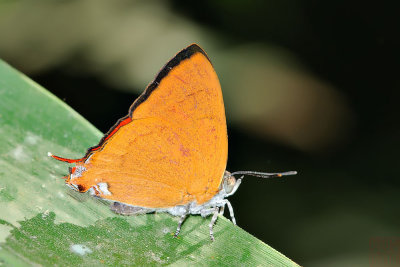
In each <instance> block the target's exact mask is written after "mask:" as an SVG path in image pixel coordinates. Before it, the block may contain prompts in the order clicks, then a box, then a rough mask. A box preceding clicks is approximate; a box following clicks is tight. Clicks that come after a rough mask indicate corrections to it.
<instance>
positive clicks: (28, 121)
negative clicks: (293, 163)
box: [0, 61, 298, 266]
mask: <svg viewBox="0 0 400 267" xmlns="http://www.w3.org/2000/svg"><path fill="white" fill-rule="evenodd" d="M88 105H93V104H91V103H88ZM93 108H101V107H97V106H95V105H93ZM110 123H112V122H110ZM0 134H1V139H0V265H1V264H4V265H6V266H31V265H35V264H39V265H45V266H50V265H59V266H64V265H81V266H102V265H105V266H106V265H112V266H116V265H189V264H197V265H211V266H212V265H214V266H221V265H225V266H234V265H240V266H244V265H246V266H264V265H268V266H298V265H297V264H296V263H294V262H293V261H291V260H290V259H288V258H286V257H285V256H283V255H282V254H281V253H279V252H277V251H276V250H274V249H272V248H271V247H269V246H268V245H266V244H264V243H263V242H261V241H260V240H258V239H256V238H255V237H253V236H251V235H250V234H248V233H246V232H245V231H243V230H242V229H240V228H239V227H237V226H234V225H233V224H232V223H231V222H230V221H228V220H227V219H225V218H224V217H220V218H219V219H218V221H217V224H216V226H215V238H216V241H215V242H211V241H210V237H209V235H208V223H209V220H210V218H207V219H204V218H201V217H200V216H190V217H189V218H188V219H187V221H186V222H185V224H184V225H183V227H182V231H181V235H180V236H179V238H173V232H174V231H175V228H176V226H177V222H178V219H177V218H176V217H172V216H170V215H168V214H148V215H140V216H132V217H124V216H119V215H116V214H114V213H112V212H111V211H110V209H109V207H108V206H107V205H104V203H102V202H101V201H99V200H96V199H94V198H91V197H89V196H87V195H86V194H79V193H77V192H74V191H72V190H70V189H69V188H68V187H66V186H65V185H64V181H63V180H62V179H60V177H62V176H64V175H66V174H67V167H68V166H67V165H66V164H63V163H60V162H57V161H55V160H52V159H50V158H48V157H47V152H48V151H51V152H54V153H56V154H57V155H62V156H65V157H72V158H73V157H81V156H82V155H83V154H84V153H85V151H86V149H87V148H88V147H89V146H92V145H94V144H97V143H98V141H99V139H100V138H101V136H102V134H101V133H100V132H99V131H98V130H97V129H95V128H94V127H93V126H92V125H91V124H90V123H89V122H87V121H86V120H85V119H83V118H82V117H81V116H80V115H79V114H77V113H76V112H75V111H74V110H72V109H71V108H69V107H68V106H67V105H65V104H64V103H63V102H62V101H60V100H59V99H57V98H56V97H54V96H53V95H52V94H50V93H49V92H47V91H46V90H45V89H43V88H42V87H40V86H39V85H38V84H36V83H34V82H33V81H31V80H30V79H29V78H27V77H25V76H24V75H22V74H20V73H19V72H17V71H15V70H14V69H12V68H11V67H10V66H8V65H7V64H5V63H4V62H1V61H0Z"/></svg>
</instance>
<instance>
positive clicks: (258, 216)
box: [0, 0, 400, 266]
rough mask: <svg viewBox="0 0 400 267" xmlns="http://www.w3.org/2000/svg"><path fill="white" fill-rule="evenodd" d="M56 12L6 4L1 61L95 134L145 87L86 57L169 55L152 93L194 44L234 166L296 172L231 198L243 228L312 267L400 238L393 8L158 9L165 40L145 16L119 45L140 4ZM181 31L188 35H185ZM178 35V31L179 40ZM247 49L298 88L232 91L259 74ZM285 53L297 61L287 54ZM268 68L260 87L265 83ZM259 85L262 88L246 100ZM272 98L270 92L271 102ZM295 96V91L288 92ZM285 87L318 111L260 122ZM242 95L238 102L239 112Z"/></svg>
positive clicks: (289, 3)
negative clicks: (203, 54)
mask: <svg viewBox="0 0 400 267" xmlns="http://www.w3.org/2000/svg"><path fill="white" fill-rule="evenodd" d="M59 2H60V3H58V4H54V3H49V2H41V4H38V5H37V6H35V7H34V10H33V11H32V12H28V11H29V10H32V8H33V7H32V6H31V4H29V3H28V2H27V1H20V2H19V5H15V4H10V3H8V4H2V5H0V8H3V9H2V10H3V12H0V33H1V34H2V36H7V35H6V34H8V35H9V36H10V38H4V39H3V40H2V41H0V56H1V58H3V59H4V60H6V61H7V62H9V63H10V64H12V65H13V66H14V67H16V68H17V69H19V70H21V71H23V72H24V73H26V74H27V75H28V76H30V77H31V78H32V79H33V80H35V81H36V82H38V83H39V84H41V85H42V86H44V87H45V88H46V89H48V90H50V91H51V92H52V93H54V94H55V95H57V96H58V97H59V98H61V99H63V100H64V101H65V102H66V103H67V104H68V105H70V106H71V107H72V108H74V109H75V110H77V111H78V112H79V113H80V114H82V115H83V116H84V117H85V118H86V119H87V120H89V121H90V122H91V123H93V124H94V125H95V126H96V127H97V128H98V129H100V130H101V131H103V132H106V131H107V130H108V129H109V128H110V127H111V126H112V125H113V124H114V123H115V121H116V120H117V119H118V118H120V117H122V116H124V115H126V114H127V110H128V108H129V106H130V104H131V103H132V102H133V100H134V99H135V98H136V97H137V96H138V95H139V94H140V92H141V91H142V90H143V89H144V88H145V85H146V84H143V83H142V82H141V81H140V83H139V84H141V85H142V86H139V85H138V84H134V83H129V82H127V83H125V82H124V80H125V78H124V77H127V76H121V78H120V80H118V79H117V78H115V79H113V78H112V77H115V75H114V73H118V72H121V71H120V70H123V71H122V72H124V70H126V69H127V67H126V66H127V65H126V64H125V65H124V63H121V62H123V60H122V59H120V58H119V59H118V60H114V61H113V60H108V61H107V60H103V61H102V60H101V59H102V58H101V57H100V59H98V58H99V56H98V55H99V54H101V55H104V53H103V52H104V51H107V50H102V51H103V52H101V53H97V54H93V52H92V51H96V49H97V47H98V46H99V45H100V46H101V45H102V44H103V43H104V44H105V46H107V42H111V43H112V44H111V45H110V50H109V51H111V52H110V55H111V56H109V57H110V58H111V57H112V55H113V51H115V50H118V49H120V48H118V47H117V46H116V44H128V45H129V43H130V42H132V55H131V54H129V55H128V54H127V57H128V56H129V57H131V58H132V59H135V57H137V56H136V55H138V56H139V55H140V56H142V57H146V56H151V54H153V52H155V50H154V49H155V48H156V47H160V49H161V47H168V49H166V50H162V51H166V52H165V53H162V55H163V56H164V58H159V57H157V60H160V61H157V62H156V63H151V64H150V65H151V66H152V67H151V68H152V69H151V71H148V74H147V72H146V77H147V78H146V79H147V81H148V82H150V81H151V79H153V77H154V75H155V74H156V71H153V69H154V70H157V69H160V68H161V66H162V64H163V63H165V62H166V61H167V59H168V58H170V57H172V56H173V55H174V53H176V52H178V51H179V50H180V49H182V48H184V47H185V46H187V45H188V44H190V43H192V42H198V43H199V44H200V45H201V46H203V48H204V49H205V50H206V51H207V52H208V54H209V57H210V58H211V60H212V61H213V63H214V65H215V66H216V69H217V73H218V74H219V76H220V79H221V84H222V88H223V92H224V96H225V105H226V107H227V117H228V133H229V162H228V169H229V170H231V171H236V170H256V171H287V170H297V171H298V172H299V174H298V175H297V176H293V177H285V178H283V179H274V180H272V179H271V180H262V179H257V178H254V177H247V178H245V181H244V182H243V183H242V185H241V188H240V190H239V191H238V192H237V193H236V194H235V195H234V196H232V197H231V198H230V200H231V202H232V204H233V206H234V210H235V214H236V219H237V221H238V225H239V226H240V227H242V228H243V229H245V230H246V231H248V232H249V233H251V234H253V235H255V236H256V237H258V238H260V239H261V240H263V241H264V242H265V243H267V244H269V245H271V246H272V247H274V248H275V249H277V250H279V251H281V252H282V253H283V254H285V255H286V256H288V257H290V258H291V259H293V260H294V261H296V262H298V263H299V264H301V265H304V266H365V265H367V264H369V263H370V261H371V257H376V256H377V255H376V253H375V251H374V250H373V247H374V244H373V242H374V241H373V240H375V239H376V238H384V239H385V238H386V239H387V240H392V239H397V240H398V238H400V236H399V233H400V232H399V227H398V226H399V223H400V217H399V216H398V206H399V204H400V200H399V192H400V190H399V189H400V183H399V180H398V179H397V178H398V170H397V166H398V163H399V157H398V151H399V148H400V146H399V143H400V141H399V138H398V136H399V133H400V127H399V123H398V115H399V114H400V113H399V110H398V109H399V105H398V99H399V90H398V88H399V78H398V70H399V58H400V57H399V42H398V40H397V38H396V37H397V35H398V32H399V26H400V24H399V18H398V10H399V9H398V8H397V7H396V6H394V5H393V6H390V5H387V4H384V3H381V4H377V3H376V2H375V3H373V4H372V3H371V4H368V3H366V2H363V3H362V4H360V3H357V2H356V1H353V2H349V1H305V0H298V1H295V0H286V1H277V0H275V1H211V0H209V1H202V2H201V3H199V1H177V0H173V1H168V2H165V1H164V2H163V3H161V2H160V1H150V2H151V5H150V6H149V7H145V9H144V10H145V11H146V12H148V11H149V12H150V13H149V14H154V17H156V18H159V17H162V16H164V15H163V14H168V15H165V17H163V20H165V22H166V25H160V26H159V27H162V28H163V30H162V31H163V35H161V36H160V37H159V38H158V39H157V38H156V37H154V36H158V35H159V34H160V32H159V31H155V32H154V33H153V32H152V29H157V27H158V26H157V23H159V21H158V22H157V19H153V17H152V16H149V17H146V16H143V20H142V23H143V27H145V26H146V25H147V23H153V21H155V24H156V26H154V27H149V29H147V28H145V29H144V30H143V32H144V33H142V32H140V31H136V32H135V31H133V32H132V34H131V35H129V36H127V35H126V32H125V33H124V32H123V33H121V34H118V32H119V31H120V30H121V25H125V27H127V28H128V29H129V27H130V24H129V23H130V21H129V19H127V20H126V22H121V20H119V21H120V22H119V24H118V25H116V24H113V21H114V22H115V18H120V19H121V18H125V17H126V18H132V17H133V16H139V17H140V10H141V8H142V7H143V3H142V2H140V1H134V2H129V1H116V2H114V4H110V3H108V4H105V2H104V1H99V2H93V1H87V3H86V4H85V5H83V4H82V5H80V4H77V3H76V1H71V2H72V4H71V3H66V2H68V1H59ZM78 2H79V1H78ZM74 3H75V4H74ZM166 3H167V4H166ZM74 5H75V6H74ZM101 5H103V6H106V8H103V9H102V8H101ZM24 6H25V7H24ZM156 6H157V8H155V7H156ZM158 6H159V8H158ZM5 10H6V11H7V12H5ZM77 10H78V12H76V11H77ZM96 10H102V11H101V12H100V11H99V12H97V11H96ZM153 11H154V12H153ZM96 12H97V13H101V15H96V14H97V13H96ZM129 12H132V14H130V13H129ZM30 13H32V14H30ZM28 14H30V15H28ZM146 14H147V13H146ZM105 15H107V16H105ZM108 15H109V17H108ZM176 18H178V21H175V20H176ZM53 20H54V21H56V22H55V23H54V24H55V26H54V27H53V28H52V27H51V24H52V21H53ZM108 20H109V21H110V23H109V24H108V23H107V21H108ZM100 21H101V23H100ZM122 21H124V20H123V19H122ZM161 21H162V20H161ZM171 21H172V22H171ZM170 22H171V23H170ZM168 23H170V24H168ZM49 24H50V26H49ZM60 25H62V26H60ZM87 25H91V26H90V27H88V26H87ZM96 25H97V26H96ZM185 25H190V26H188V29H185V28H183V29H182V27H183V26H185ZM106 26H108V28H107V27H106ZM96 27H98V28H99V29H98V31H99V32H101V33H102V38H97V37H96V38H95V37H93V36H92V39H93V40H94V41H88V40H86V39H85V38H83V37H82V36H87V35H92V34H93V32H96V31H95V30H93V29H97V28H96ZM191 27H194V28H193V29H194V30H193V31H192V30H191ZM82 28H83V29H82ZM132 28H134V29H141V28H142V26H140V27H139V26H137V24H135V25H132ZM38 29H40V30H38ZM175 29H179V32H180V33H182V32H183V33H184V34H177V35H176V36H177V37H176V38H175V37H174V36H175V35H174V34H175ZM199 29H200V30H199ZM126 31H127V32H129V30H126ZM193 32H194V33H193ZM121 36H122V37H121ZM149 36H153V37H151V38H150V39H149ZM170 36H172V37H170ZM198 36H200V37H198ZM128 37H129V38H128ZM125 38H126V39H125ZM163 38H165V39H163ZM6 39H7V40H6ZM57 40H61V41H59V42H57ZM65 40H66V41H65ZM110 40H111V41H110ZM171 40H173V41H171ZM136 42H137V43H140V44H141V45H135V44H136ZM71 44H73V45H71ZM248 44H257V46H258V47H261V49H262V51H266V54H268V55H270V56H271V58H273V59H274V60H275V61H274V62H277V63H276V64H277V65H276V67H275V65H274V64H275V63H274V64H272V65H271V66H272V70H273V73H272V74H270V75H272V77H280V76H279V75H280V72H279V70H282V73H284V74H285V75H286V76H284V78H282V81H287V80H290V79H292V78H293V77H295V78H293V82H292V83H289V84H290V88H291V89H290V90H288V91H285V90H284V89H282V88H281V89H279V88H280V87H277V88H276V89H275V87H274V84H268V83H265V82H264V81H263V80H260V82H259V83H258V86H251V84H255V83H252V82H254V79H255V78H252V79H248V80H245V81H244V84H246V82H249V83H250V84H249V87H248V88H243V90H242V89H241V88H239V89H240V90H234V89H232V88H234V87H230V86H229V85H230V84H238V83H237V81H236V80H235V81H233V82H231V83H230V82H229V79H230V78H231V77H235V76H236V77H237V76H239V78H240V76H241V71H240V70H241V67H242V66H243V70H248V66H249V65H248V64H250V65H251V64H255V65H254V67H255V68H256V69H260V68H257V66H258V65H257V64H258V63H254V62H255V61H254V60H253V59H254V58H252V57H251V56H247V54H246V53H247V52H246V51H247V50H249V49H250V50H251V47H252V46H248ZM146 46H150V47H151V49H153V50H151V49H147V50H146V49H145V48H146ZM242 47H244V48H243V49H242ZM141 48H143V49H141ZM208 48H209V49H208ZM238 48H240V49H238ZM121 49H122V48H121ZM246 49H247V50H246ZM250 50H249V51H250ZM67 51H68V52H67ZM226 51H230V52H229V53H225V52H226ZM235 51H241V53H239V52H237V53H236V52H235ZM243 51H245V52H243ZM257 51H258V50H257ZM282 51H284V54H285V55H289V56H281V55H282ZM91 53H92V54H91ZM102 53H103V54H102ZM157 53H160V52H157ZM224 53H225V54H224ZM256 54H257V53H256ZM220 55H223V56H220ZM232 55H233V56H232ZM107 56H108V55H107V53H105V58H107ZM287 57H289V58H290V60H287ZM102 62H103V63H102ZM133 62H134V60H133ZM221 62H222V63H221ZM227 62H228V63H227ZM229 62H231V63H232V62H234V65H235V67H236V68H233V67H232V66H231V64H230V63H229ZM263 62H264V61H263ZM263 62H261V63H260V64H271V63H270V62H271V61H269V60H268V57H267V60H265V62H264V63H263ZM281 62H283V63H281ZM288 62H289V63H288ZM224 64H225V65H224ZM281 64H283V66H284V67H283V68H282V65H281ZM124 66H125V67H124ZM262 66H264V65H262ZM230 68H232V71H231V69H230ZM133 69H134V70H131V71H132V73H140V72H141V68H140V66H139V68H136V69H135V68H133ZM221 69H222V71H220V70H221ZM268 69H269V68H266V70H265V73H266V72H267V71H268ZM288 69H289V70H290V71H287V70H288ZM146 70H147V69H146ZM263 70H264V69H261V71H260V73H258V74H257V75H255V76H254V77H260V79H261V78H262V76H263V75H264V72H263ZM234 71H236V72H234ZM275 71H277V72H276V73H275ZM125 72H126V71H125ZM127 73H128V74H129V71H128V72H127ZM151 73H153V74H151ZM266 75H267V74H266ZM291 75H292V76H291ZM110 77H111V78H110ZM298 77H300V78H298ZM304 77H305V78H304ZM239 78H235V79H239ZM232 79H233V78H232ZM121 80H122V82H121ZM302 81H306V82H304V84H303V83H302ZM309 81H312V82H309ZM314 81H317V82H316V83H317V84H318V85H317V86H314V85H315V84H314ZM278 84H279V79H278ZM312 86H314V87H315V89H313V90H311V91H304V92H308V93H303V92H302V91H301V90H302V89H301V88H309V87H310V88H311V87H312ZM254 87H257V90H259V91H252V90H253V89H254ZM314 87H313V88H314ZM267 88H268V90H272V91H265V90H267ZM297 88H300V89H298V90H299V91H293V90H297ZM326 88H328V89H326ZM254 90H255V89H254ZM260 90H261V91H260ZM277 90H281V91H280V92H284V93H285V94H283V96H282V99H283V103H284V100H285V99H289V100H290V99H291V97H292V96H291V92H300V93H298V96H297V97H296V101H298V102H299V103H303V102H304V103H305V104H304V106H305V107H308V104H307V103H308V102H307V101H309V99H316V100H315V101H314V102H311V104H310V107H312V108H310V111H307V112H305V113H304V116H299V117H297V115H298V114H300V113H301V112H302V109H300V110H296V105H293V103H294V102H290V101H289V102H288V104H287V105H277V106H278V108H277V109H275V110H274V112H277V114H285V115H282V116H283V117H284V118H286V119H287V122H286V123H285V121H284V122H283V123H282V122H281V121H280V120H279V118H280V116H278V117H276V118H274V119H272V120H268V119H265V120H264V119H263V118H264V115H263V114H264V113H262V112H267V111H265V110H263V109H262V105H266V106H272V104H273V103H271V104H269V102H268V101H271V100H269V94H270V93H269V92H276V91H277ZM282 90H283V91H282ZM323 90H326V91H323ZM321 91H323V92H329V93H326V94H325V93H324V94H320V93H319V92H321ZM257 92H266V94H265V95H260V93H257ZM313 92H314V93H315V94H314V93H313ZM252 94H253V95H254V98H251V95H252ZM248 95H250V98H249V99H246V101H243V103H240V101H237V99H239V100H240V99H241V97H243V98H246V97H247V96H248ZM232 99H233V100H232ZM252 99H254V100H256V99H260V101H261V103H265V104H261V105H260V102H256V101H252ZM280 99H281V98H280ZM282 99H281V100H279V99H278V100H279V101H282ZM332 99H336V100H335V101H333V100H332ZM302 101H303V102H302ZM332 101H333V102H332ZM315 103H317V104H315ZM252 105H254V107H257V106H256V105H260V106H261V107H260V108H261V110H262V112H261V113H257V114H256V116H255V115H254V114H253V113H251V112H248V110H250V109H251V108H253V106H252ZM337 107H339V108H337ZM279 108H281V109H282V110H279ZM303 111H304V110H303ZM248 113H249V114H248ZM325 114H327V115H326V116H325ZM329 114H334V115H329ZM338 114H339V115H338ZM265 117H266V118H267V117H268V114H267V113H265ZM293 121H294V122H293ZM303 122H304V123H303ZM282 125H283V126H282ZM322 125H327V126H323V127H322ZM318 127H319V128H318ZM321 127H322V128H323V130H321ZM281 133H285V134H281ZM286 133H288V134H287V135H286ZM296 136H300V137H296ZM314 136H315V138H314ZM302 138H303V139H302ZM307 138H308V139H307ZM304 140H305V141H304ZM398 248H399V247H397V249H398ZM383 263H387V262H385V261H383ZM382 265H384V264H382ZM391 266H392V265H391Z"/></svg>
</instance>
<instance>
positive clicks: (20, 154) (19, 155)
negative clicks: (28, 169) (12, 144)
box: [10, 145, 29, 161]
mask: <svg viewBox="0 0 400 267" xmlns="http://www.w3.org/2000/svg"><path fill="white" fill-rule="evenodd" d="M10 154H11V156H12V157H13V158H14V159H16V160H18V161H27V160H28V159H29V157H28V156H27V155H26V153H25V151H24V147H23V146H21V145H17V147H16V148H14V149H13V150H11V152H10Z"/></svg>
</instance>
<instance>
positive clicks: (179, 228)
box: [174, 210, 189, 237]
mask: <svg viewBox="0 0 400 267" xmlns="http://www.w3.org/2000/svg"><path fill="white" fill-rule="evenodd" d="M188 214H189V210H187V211H186V212H185V213H184V214H182V216H181V218H180V219H179V223H178V227H177V228H176V231H175V234H174V237H178V235H179V233H180V232H181V227H182V224H183V222H184V221H185V219H186V217H187V216H188Z"/></svg>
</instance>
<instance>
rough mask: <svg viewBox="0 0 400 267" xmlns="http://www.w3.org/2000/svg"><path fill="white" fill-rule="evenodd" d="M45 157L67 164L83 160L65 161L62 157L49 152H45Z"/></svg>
mask: <svg viewBox="0 0 400 267" xmlns="http://www.w3.org/2000/svg"><path fill="white" fill-rule="evenodd" d="M47 156H49V157H52V158H53V159H56V160H59V161H63V162H68V163H75V162H78V161H82V160H83V158H81V159H66V158H62V157H59V156H56V155H53V154H52V153H51V152H47Z"/></svg>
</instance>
